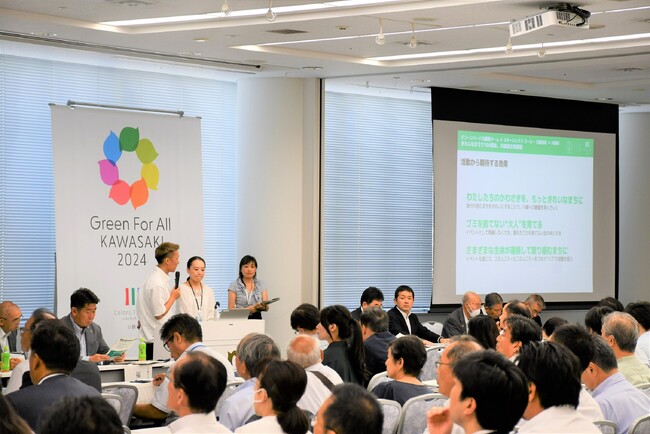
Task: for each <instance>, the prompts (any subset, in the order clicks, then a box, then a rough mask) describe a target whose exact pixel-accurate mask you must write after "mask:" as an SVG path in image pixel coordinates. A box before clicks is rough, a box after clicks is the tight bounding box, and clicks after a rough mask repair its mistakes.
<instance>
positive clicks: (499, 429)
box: [427, 351, 528, 434]
mask: <svg viewBox="0 0 650 434" xmlns="http://www.w3.org/2000/svg"><path fill="white" fill-rule="evenodd" d="M453 378H454V385H453V387H452V389H451V395H450V397H449V407H432V408H431V409H430V410H429V412H428V413H427V427H428V431H429V433H430V434H449V433H451V432H452V427H453V424H454V423H455V424H458V425H460V426H461V427H462V428H463V430H464V431H465V433H466V434H474V433H478V432H480V433H489V432H495V433H507V432H510V431H512V430H513V428H514V427H515V424H516V423H517V421H518V420H519V419H520V418H521V416H522V414H523V413H524V409H525V408H526V402H527V392H528V384H527V382H526V377H524V374H523V373H522V372H521V370H520V369H519V368H518V367H517V366H516V365H515V364H514V363H512V362H510V361H508V360H506V359H505V358H504V357H503V356H501V355H500V354H498V353H496V352H494V351H478V352H473V353H471V354H468V355H467V356H465V357H463V358H462V359H461V360H459V361H458V362H457V363H456V365H455V366H454V370H453Z"/></svg>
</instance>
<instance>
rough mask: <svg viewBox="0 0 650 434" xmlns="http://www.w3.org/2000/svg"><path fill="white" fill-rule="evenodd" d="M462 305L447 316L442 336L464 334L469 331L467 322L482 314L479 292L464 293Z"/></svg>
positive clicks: (448, 336)
mask: <svg viewBox="0 0 650 434" xmlns="http://www.w3.org/2000/svg"><path fill="white" fill-rule="evenodd" d="M462 302H463V304H462V306H461V307H459V308H458V309H456V310H454V311H453V312H451V313H450V314H449V316H447V320H446V321H445V324H444V325H443V326H442V337H443V338H450V337H452V336H458V335H464V334H466V333H467V323H468V322H469V320H470V319H471V318H474V317H475V316H478V315H480V314H481V297H479V296H478V294H477V293H475V292H472V291H468V292H466V293H465V294H464V295H463V299H462Z"/></svg>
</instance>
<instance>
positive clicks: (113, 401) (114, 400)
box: [102, 393, 122, 415]
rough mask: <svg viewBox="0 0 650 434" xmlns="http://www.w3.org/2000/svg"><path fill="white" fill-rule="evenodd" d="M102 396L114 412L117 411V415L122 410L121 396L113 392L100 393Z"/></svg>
mask: <svg viewBox="0 0 650 434" xmlns="http://www.w3.org/2000/svg"><path fill="white" fill-rule="evenodd" d="M102 398H104V399H105V400H106V402H108V403H109V404H110V405H111V407H113V408H114V409H115V412H117V414H118V415H119V414H120V411H121V410H122V397H121V396H120V395H116V394H114V393H102Z"/></svg>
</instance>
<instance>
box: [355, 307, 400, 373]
mask: <svg viewBox="0 0 650 434" xmlns="http://www.w3.org/2000/svg"><path fill="white" fill-rule="evenodd" d="M359 322H360V323H361V335H362V336H363V346H364V347H365V348H366V368H368V371H370V374H371V375H375V374H378V373H380V372H384V371H385V370H386V359H387V358H388V344H390V343H391V342H392V341H394V340H395V339H397V338H396V337H395V335H393V334H392V333H391V332H389V331H388V323H389V320H388V314H387V313H386V312H385V311H384V310H382V309H381V308H379V307H376V306H373V307H370V308H368V309H366V310H365V311H364V312H363V313H362V314H361V318H359Z"/></svg>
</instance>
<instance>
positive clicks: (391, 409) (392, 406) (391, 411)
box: [377, 398, 402, 434]
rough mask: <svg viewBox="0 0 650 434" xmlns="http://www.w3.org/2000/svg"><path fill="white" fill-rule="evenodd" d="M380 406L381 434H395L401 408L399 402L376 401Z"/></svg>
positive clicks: (388, 400)
mask: <svg viewBox="0 0 650 434" xmlns="http://www.w3.org/2000/svg"><path fill="white" fill-rule="evenodd" d="M377 401H379V405H381V412H382V414H383V415H384V425H383V428H382V430H381V434H395V433H396V432H397V424H398V423H399V417H400V414H401V413H402V406H401V405H399V402H397V401H393V400H391V399H381V398H380V399H378V400H377Z"/></svg>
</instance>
